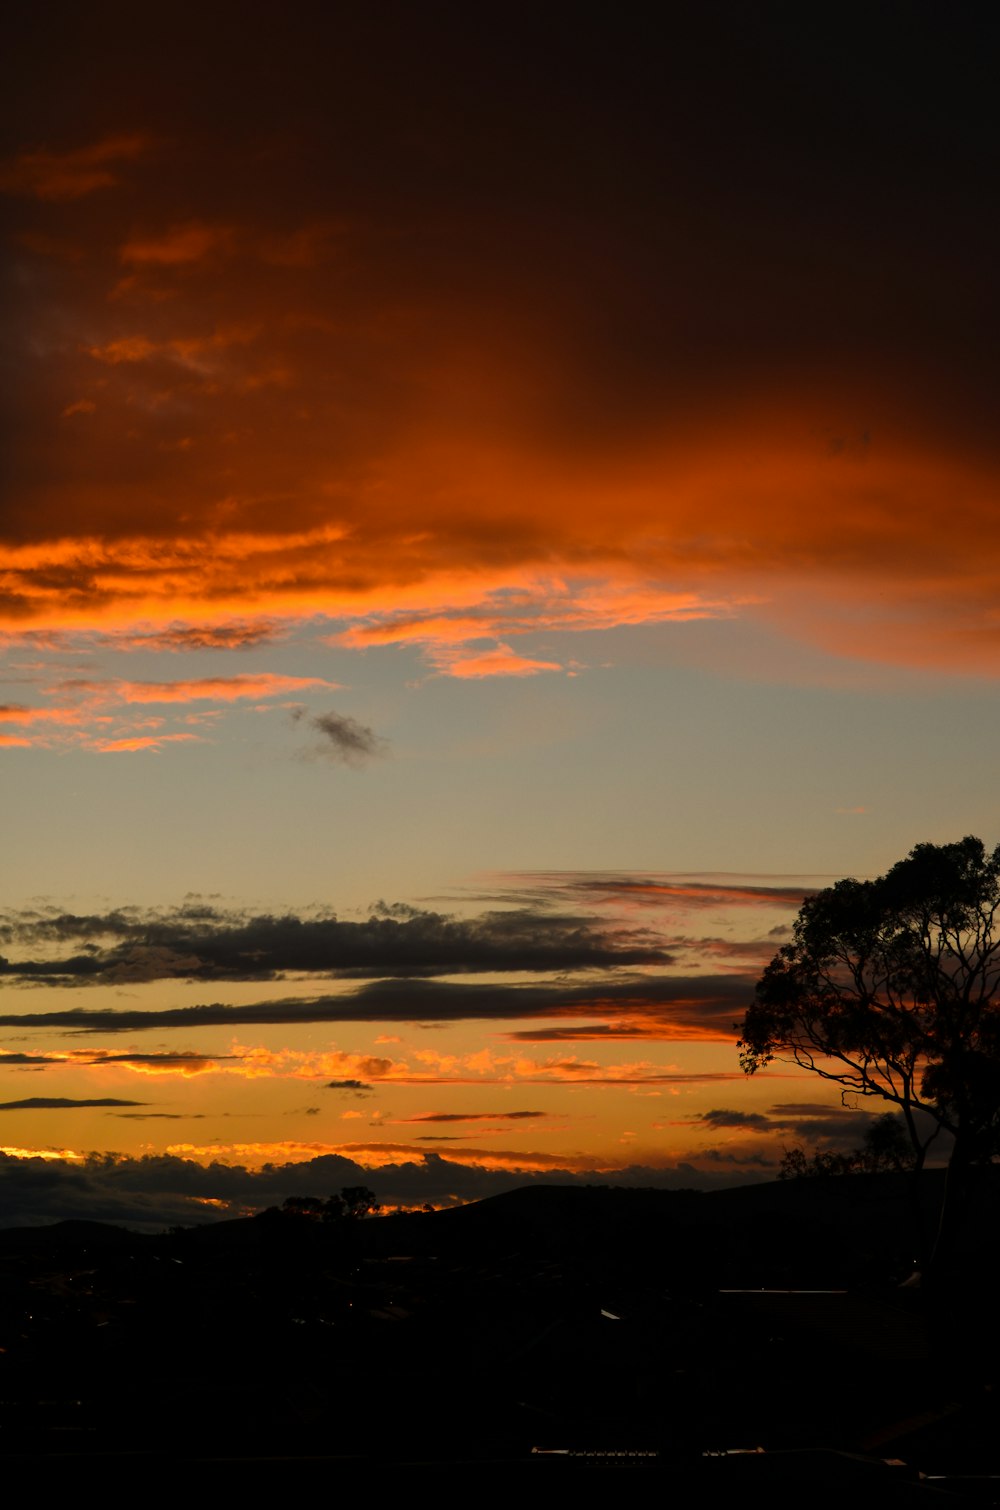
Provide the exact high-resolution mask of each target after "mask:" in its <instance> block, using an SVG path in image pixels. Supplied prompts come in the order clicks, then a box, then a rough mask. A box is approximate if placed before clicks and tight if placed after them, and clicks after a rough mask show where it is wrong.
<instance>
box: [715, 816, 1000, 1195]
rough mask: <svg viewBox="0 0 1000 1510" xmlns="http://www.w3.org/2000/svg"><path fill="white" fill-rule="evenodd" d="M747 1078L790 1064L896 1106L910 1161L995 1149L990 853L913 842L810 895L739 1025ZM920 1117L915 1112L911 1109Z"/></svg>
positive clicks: (999, 1109)
mask: <svg viewBox="0 0 1000 1510" xmlns="http://www.w3.org/2000/svg"><path fill="white" fill-rule="evenodd" d="M739 1046H740V1050H741V1063H742V1065H743V1068H744V1070H746V1072H747V1073H748V1074H753V1073H754V1072H755V1071H757V1070H758V1069H760V1068H762V1067H763V1066H764V1065H766V1064H768V1063H770V1062H771V1060H772V1059H776V1058H777V1059H790V1060H792V1061H793V1062H794V1063H796V1064H798V1065H801V1066H802V1067H803V1068H805V1069H807V1070H811V1071H813V1072H815V1073H816V1074H817V1075H821V1076H823V1077H824V1078H825V1079H828V1080H833V1081H836V1082H837V1083H838V1084H839V1085H841V1086H842V1087H843V1089H844V1091H845V1092H853V1093H855V1094H857V1095H860V1096H879V1097H881V1098H883V1099H884V1100H885V1101H889V1102H892V1103H894V1104H895V1105H896V1106H898V1107H899V1109H900V1112H901V1113H902V1115H903V1118H904V1120H905V1122H906V1126H907V1130H908V1132H909V1135H910V1138H911V1141H912V1143H913V1147H914V1150H915V1153H916V1156H917V1161H918V1164H922V1163H923V1160H924V1157H925V1155H926V1152H927V1148H928V1145H929V1143H930V1142H931V1141H933V1138H934V1137H935V1136H937V1134H938V1133H939V1132H940V1131H942V1130H943V1131H945V1132H947V1133H949V1134H950V1135H951V1137H952V1138H953V1139H954V1143H953V1145H952V1146H953V1152H952V1163H953V1164H954V1163H960V1164H962V1165H968V1164H970V1163H975V1162H981V1161H985V1160H988V1159H990V1158H992V1157H993V1156H994V1155H995V1154H996V1153H997V1152H998V1151H1000V846H998V847H997V848H996V849H994V850H993V851H992V852H989V851H987V849H986V847H985V845H984V844H983V843H982V841H981V840H980V839H976V838H972V837H967V838H965V839H962V840H960V841H959V842H958V843H956V844H943V845H936V844H918V845H917V846H916V848H915V849H913V850H912V851H911V852H910V854H909V855H908V856H907V857H906V859H905V860H901V861H899V863H898V864H896V865H894V866H893V867H892V869H891V870H890V871H888V872H887V873H886V875H884V876H879V877H878V878H877V879H876V880H873V881H857V880H846V881H839V882H837V884H836V885H835V886H830V887H827V888H826V889H825V890H823V891H820V892H818V893H816V895H814V896H812V897H809V898H808V899H807V900H806V901H805V902H804V904H803V906H802V908H801V910H800V912H799V915H798V918H797V919H796V921H795V925H794V929H793V937H792V942H791V943H789V944H786V945H785V946H784V948H782V949H781V950H779V952H778V953H777V954H776V955H775V957H774V959H773V960H772V961H771V963H770V964H769V965H768V966H767V968H766V970H765V971H764V974H763V975H762V976H761V978H760V980H759V982H758V984H757V989H756V993H755V997H754V1001H753V1003H752V1005H751V1006H750V1008H749V1009H748V1011H747V1013H746V1017H745V1019H744V1022H743V1034H742V1038H741V1040H740V1045H739ZM921 1113H922V1114H924V1115H923V1116H921V1115H920V1114H921Z"/></svg>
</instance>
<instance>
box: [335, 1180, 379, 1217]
mask: <svg viewBox="0 0 1000 1510" xmlns="http://www.w3.org/2000/svg"><path fill="white" fill-rule="evenodd" d="M340 1198H341V1200H342V1201H343V1203H344V1207H345V1214H346V1215H347V1216H354V1217H362V1216H374V1215H375V1214H376V1213H377V1212H379V1211H381V1210H382V1203H381V1201H379V1200H378V1199H377V1198H376V1195H375V1192H374V1190H369V1189H368V1186H367V1185H345V1186H344V1188H343V1189H342V1190H341V1192H340Z"/></svg>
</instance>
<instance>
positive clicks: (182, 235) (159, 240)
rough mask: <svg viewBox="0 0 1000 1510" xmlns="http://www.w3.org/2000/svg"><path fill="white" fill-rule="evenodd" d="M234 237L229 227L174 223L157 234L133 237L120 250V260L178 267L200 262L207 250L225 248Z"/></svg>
mask: <svg viewBox="0 0 1000 1510" xmlns="http://www.w3.org/2000/svg"><path fill="white" fill-rule="evenodd" d="M232 240H233V229H232V227H231V226H220V225H210V224H208V223H206V222H204V221H194V220H193V221H188V222H187V223H186V224H184V225H173V226H171V227H170V228H169V229H168V230H166V231H164V232H163V233H162V234H161V235H159V236H145V237H143V236H136V237H133V238H132V239H131V240H129V241H127V242H126V243H125V245H124V246H123V247H122V249H121V254H120V255H121V260H122V261H123V262H127V263H132V264H133V265H138V266H143V265H146V266H149V265H153V266H159V267H177V266H178V265H183V264H184V263H189V262H201V261H202V260H203V259H204V258H205V257H207V256H208V255H209V254H210V253H212V252H216V251H220V250H223V249H228V247H229V246H230V245H231V243H232Z"/></svg>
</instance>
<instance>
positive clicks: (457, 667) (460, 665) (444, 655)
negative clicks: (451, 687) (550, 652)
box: [433, 645, 565, 678]
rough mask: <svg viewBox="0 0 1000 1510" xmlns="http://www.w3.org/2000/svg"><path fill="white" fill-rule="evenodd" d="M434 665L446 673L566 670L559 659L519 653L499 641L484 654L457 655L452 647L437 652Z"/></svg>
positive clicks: (529, 673) (476, 674)
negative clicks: (533, 656) (534, 656)
mask: <svg viewBox="0 0 1000 1510" xmlns="http://www.w3.org/2000/svg"><path fill="white" fill-rule="evenodd" d="M433 662H434V665H435V666H436V667H437V669H438V670H439V671H440V672H441V673H442V674H443V675H445V676H457V677H463V678H467V677H476V678H479V677H485V676H536V675H537V674H538V672H539V671H563V670H564V669H565V668H564V667H563V666H561V665H560V664H559V662H558V661H536V660H532V659H531V657H530V656H524V655H518V654H517V653H516V652H515V651H513V650H511V648H510V646H509V645H498V646H497V647H496V649H495V650H485V651H483V652H482V654H481V655H456V654H455V653H454V652H453V651H446V652H441V651H439V652H437V653H436V654H435V655H434V657H433Z"/></svg>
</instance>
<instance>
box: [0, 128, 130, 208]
mask: <svg viewBox="0 0 1000 1510" xmlns="http://www.w3.org/2000/svg"><path fill="white" fill-rule="evenodd" d="M149 145H150V141H149V138H148V137H146V136H142V135H140V134H138V133H134V134H132V135H123V136H108V137H104V138H103V139H102V140H101V141H99V142H95V143H93V144H92V145H91V146H87V147H76V148H74V149H72V150H70V151H68V152H50V151H48V149H46V148H44V147H41V148H38V149H36V150H35V151H32V152H22V153H21V154H20V155H19V156H18V157H15V158H12V159H11V160H10V161H9V162H7V163H5V164H3V165H2V166H0V190H3V191H6V192H7V193H8V194H24V195H28V196H30V197H32V198H34V199H49V200H73V199H82V198H83V197H84V196H85V195H87V194H93V193H94V191H95V190H96V189H110V188H113V187H114V185H115V184H117V183H118V182H119V175H118V173H117V172H116V171H115V167H116V165H117V164H119V163H126V162H133V161H135V159H136V158H138V157H141V156H142V155H143V153H144V152H146V151H147V150H148V148H149Z"/></svg>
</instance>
